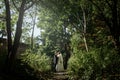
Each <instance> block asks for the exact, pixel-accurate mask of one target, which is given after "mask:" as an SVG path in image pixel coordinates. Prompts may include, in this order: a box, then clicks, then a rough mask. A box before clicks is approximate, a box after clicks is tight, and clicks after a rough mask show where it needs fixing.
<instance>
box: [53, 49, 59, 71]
mask: <svg viewBox="0 0 120 80" xmlns="http://www.w3.org/2000/svg"><path fill="white" fill-rule="evenodd" d="M53 63H54V71H56V65H57V63H58V57H57V51H56V52H55V54H54V58H53Z"/></svg>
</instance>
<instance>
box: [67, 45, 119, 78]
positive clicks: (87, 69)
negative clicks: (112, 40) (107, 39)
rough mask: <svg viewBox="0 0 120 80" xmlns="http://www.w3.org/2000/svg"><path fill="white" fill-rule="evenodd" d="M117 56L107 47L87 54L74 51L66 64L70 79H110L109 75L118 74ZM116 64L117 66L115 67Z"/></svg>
mask: <svg viewBox="0 0 120 80" xmlns="http://www.w3.org/2000/svg"><path fill="white" fill-rule="evenodd" d="M119 63H120V59H119V55H117V54H116V51H115V50H114V49H111V50H109V48H108V47H107V46H104V47H101V48H98V49H91V50H90V51H89V52H85V51H81V50H76V51H75V52H74V53H73V55H72V56H71V58H70V60H69V62H68V70H69V71H70V74H71V75H70V78H71V79H72V78H76V79H83V80H91V79H92V80H101V79H102V78H106V79H108V80H109V79H110V78H111V76H110V75H114V74H119V72H120V69H119V67H120V66H119V65H118V64H119ZM116 64H117V65H116Z"/></svg>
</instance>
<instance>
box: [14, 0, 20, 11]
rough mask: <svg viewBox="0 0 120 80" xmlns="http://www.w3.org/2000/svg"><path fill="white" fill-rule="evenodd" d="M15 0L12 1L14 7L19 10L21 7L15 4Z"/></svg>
mask: <svg viewBox="0 0 120 80" xmlns="http://www.w3.org/2000/svg"><path fill="white" fill-rule="evenodd" d="M14 1H15V0H12V3H13V5H14V7H15V8H16V10H17V11H19V8H18V7H17V5H16V4H15V2H14Z"/></svg>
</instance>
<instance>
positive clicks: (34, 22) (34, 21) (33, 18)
mask: <svg viewBox="0 0 120 80" xmlns="http://www.w3.org/2000/svg"><path fill="white" fill-rule="evenodd" d="M36 8H37V6H36ZM36 10H37V9H35V15H34V16H32V15H31V17H32V22H33V28H32V35H31V49H33V47H34V41H33V37H34V29H35V24H36V17H37V11H36Z"/></svg>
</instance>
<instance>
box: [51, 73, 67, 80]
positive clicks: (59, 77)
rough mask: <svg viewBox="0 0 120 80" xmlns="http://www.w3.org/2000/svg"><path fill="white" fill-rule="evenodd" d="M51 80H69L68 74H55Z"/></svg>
mask: <svg viewBox="0 0 120 80" xmlns="http://www.w3.org/2000/svg"><path fill="white" fill-rule="evenodd" d="M51 80H68V72H67V71H62V72H55V73H54V74H53V76H52V79H51Z"/></svg>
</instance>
